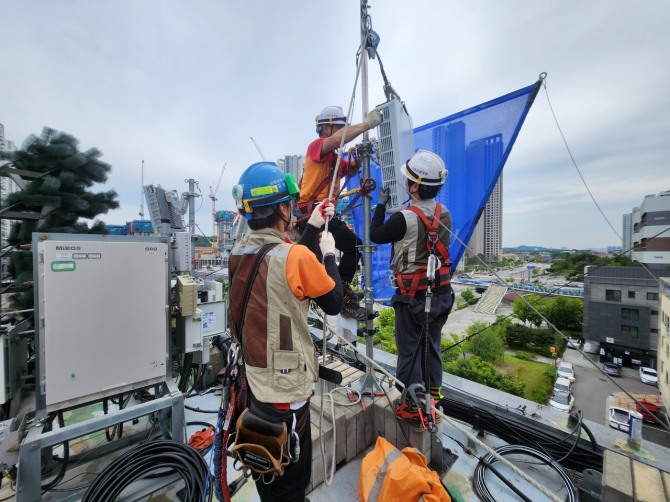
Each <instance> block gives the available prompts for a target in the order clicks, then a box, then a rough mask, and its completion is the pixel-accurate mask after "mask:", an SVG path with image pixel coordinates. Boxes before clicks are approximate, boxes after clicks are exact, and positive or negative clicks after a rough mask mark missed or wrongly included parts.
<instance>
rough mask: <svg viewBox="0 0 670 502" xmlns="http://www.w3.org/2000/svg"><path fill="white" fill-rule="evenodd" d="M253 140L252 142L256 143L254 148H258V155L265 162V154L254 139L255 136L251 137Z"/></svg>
mask: <svg viewBox="0 0 670 502" xmlns="http://www.w3.org/2000/svg"><path fill="white" fill-rule="evenodd" d="M249 137H250V138H251V141H253V142H254V146H255V147H256V150H258V154H259V155H260V156H261V159H263V161H264V162H265V155H263V152H262V151H261V147H260V146H258V143H256V140H255V139H254V137H253V136H249Z"/></svg>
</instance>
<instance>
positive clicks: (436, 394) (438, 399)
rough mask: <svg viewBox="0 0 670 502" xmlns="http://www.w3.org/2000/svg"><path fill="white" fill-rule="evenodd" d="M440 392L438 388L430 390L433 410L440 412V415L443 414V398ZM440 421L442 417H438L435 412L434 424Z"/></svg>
mask: <svg viewBox="0 0 670 502" xmlns="http://www.w3.org/2000/svg"><path fill="white" fill-rule="evenodd" d="M441 390H442V389H441V388H440V387H431V388H430V397H432V398H433V400H434V403H435V404H434V406H435V410H440V411H441V412H442V413H444V411H443V409H444V408H443V403H442V399H443V398H444V396H443V395H442V393H441V392H440V391H441ZM441 421H442V417H441V416H440V415H438V414H437V411H436V412H435V423H436V424H439V423H440V422H441Z"/></svg>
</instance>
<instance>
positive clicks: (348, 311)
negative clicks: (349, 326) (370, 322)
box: [340, 303, 368, 321]
mask: <svg viewBox="0 0 670 502" xmlns="http://www.w3.org/2000/svg"><path fill="white" fill-rule="evenodd" d="M340 315H341V316H342V317H349V318H351V319H356V320H357V321H365V320H366V319H367V318H368V314H367V311H366V310H365V309H364V308H363V307H359V306H358V304H354V306H352V305H351V304H348V303H344V304H343V305H342V310H341V311H340Z"/></svg>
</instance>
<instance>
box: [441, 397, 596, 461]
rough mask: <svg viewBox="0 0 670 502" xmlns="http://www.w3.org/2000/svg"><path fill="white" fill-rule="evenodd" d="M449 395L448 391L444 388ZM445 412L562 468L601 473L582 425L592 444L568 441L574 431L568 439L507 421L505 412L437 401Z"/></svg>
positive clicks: (536, 426) (460, 403)
mask: <svg viewBox="0 0 670 502" xmlns="http://www.w3.org/2000/svg"><path fill="white" fill-rule="evenodd" d="M445 391H446V392H448V390H447V389H445ZM440 403H441V405H442V409H443V411H444V413H446V414H447V415H449V416H451V417H453V418H456V419H458V420H460V421H463V422H467V423H470V424H472V425H473V426H475V427H476V428H477V429H478V430H481V431H486V432H489V433H491V434H493V435H495V436H497V437H499V438H501V439H503V440H505V441H506V442H507V443H510V444H519V445H523V446H527V447H532V448H533V449H536V450H541V451H542V452H543V453H544V454H545V455H547V456H548V457H551V458H553V459H555V460H558V459H560V463H561V465H563V466H564V467H566V468H569V469H574V470H576V471H580V472H581V471H583V470H584V469H593V470H596V471H598V472H602V470H603V454H602V452H601V451H600V448H599V447H598V444H597V443H596V442H595V438H593V436H592V434H591V431H589V430H588V428H587V427H586V426H585V425H584V423H583V422H582V423H581V425H580V426H579V427H580V428H581V429H583V430H584V431H585V432H586V434H587V435H589V437H590V438H591V444H590V445H588V444H587V442H586V441H583V440H580V441H577V438H579V439H581V437H580V436H581V434H580V435H579V436H577V438H575V442H568V441H567V439H569V438H570V437H571V436H572V435H574V434H575V433H577V432H578V431H576V430H573V432H571V433H570V434H569V435H568V437H567V439H566V438H565V434H564V433H563V432H558V431H551V430H547V428H546V427H544V426H539V425H534V424H532V423H527V424H526V423H523V422H522V421H521V420H518V419H511V418H507V416H506V415H505V414H504V413H502V412H501V413H493V412H490V411H489V410H487V409H484V408H480V407H477V406H471V405H467V404H464V403H462V402H460V401H457V400H454V399H450V398H446V397H445V398H443V399H442V400H441V401H440Z"/></svg>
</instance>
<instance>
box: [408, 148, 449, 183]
mask: <svg viewBox="0 0 670 502" xmlns="http://www.w3.org/2000/svg"><path fill="white" fill-rule="evenodd" d="M400 172H401V173H402V175H403V176H404V177H405V178H407V179H408V180H411V181H413V182H414V183H417V184H419V185H427V186H440V185H443V184H444V182H445V181H446V179H447V174H448V172H447V169H446V167H445V166H444V161H443V160H442V157H440V156H439V155H437V154H436V153H433V152H430V151H428V150H417V152H416V153H415V154H414V155H412V158H411V159H409V160H408V161H407V162H405V164H403V166H402V167H401V168H400Z"/></svg>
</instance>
